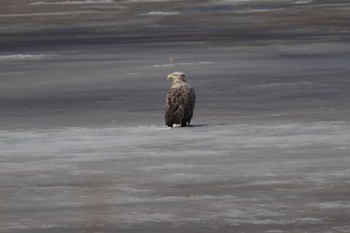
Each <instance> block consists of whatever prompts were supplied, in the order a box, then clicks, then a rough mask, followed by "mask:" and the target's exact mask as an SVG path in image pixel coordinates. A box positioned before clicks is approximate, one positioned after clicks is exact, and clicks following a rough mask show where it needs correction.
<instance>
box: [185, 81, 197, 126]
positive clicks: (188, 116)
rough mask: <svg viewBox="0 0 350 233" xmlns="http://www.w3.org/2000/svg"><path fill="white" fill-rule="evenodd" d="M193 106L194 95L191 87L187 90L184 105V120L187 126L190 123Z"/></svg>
mask: <svg viewBox="0 0 350 233" xmlns="http://www.w3.org/2000/svg"><path fill="white" fill-rule="evenodd" d="M195 104H196V94H195V92H194V89H193V88H192V87H191V88H190V89H189V94H188V102H187V104H186V110H185V119H184V120H185V122H186V123H188V124H189V123H191V119H192V115H193V109H194V106H195Z"/></svg>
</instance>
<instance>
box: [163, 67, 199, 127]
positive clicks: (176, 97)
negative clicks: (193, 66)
mask: <svg viewBox="0 0 350 233" xmlns="http://www.w3.org/2000/svg"><path fill="white" fill-rule="evenodd" d="M167 79H168V80H169V79H170V80H172V81H173V83H172V85H171V87H170V90H169V92H168V95H167V98H166V103H165V125H167V126H168V127H172V128H178V127H183V126H188V125H189V124H190V123H191V119H192V115H193V109H194V105H195V102H196V94H195V93H194V89H193V88H192V87H191V86H190V85H188V83H187V82H186V74H184V73H182V72H174V73H172V74H169V75H168V77H167Z"/></svg>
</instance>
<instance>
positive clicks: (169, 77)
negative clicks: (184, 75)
mask: <svg viewBox="0 0 350 233" xmlns="http://www.w3.org/2000/svg"><path fill="white" fill-rule="evenodd" d="M172 78H174V76H173V74H169V75H168V77H167V78H166V79H168V80H169V79H172Z"/></svg>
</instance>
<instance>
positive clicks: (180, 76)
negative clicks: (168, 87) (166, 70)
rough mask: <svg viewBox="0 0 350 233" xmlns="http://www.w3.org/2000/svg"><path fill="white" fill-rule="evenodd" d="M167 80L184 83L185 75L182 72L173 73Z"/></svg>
mask: <svg viewBox="0 0 350 233" xmlns="http://www.w3.org/2000/svg"><path fill="white" fill-rule="evenodd" d="M167 79H172V80H173V82H186V74H185V73H182V72H174V73H171V74H169V75H168V77H167Z"/></svg>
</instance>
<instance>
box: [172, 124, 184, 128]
mask: <svg viewBox="0 0 350 233" xmlns="http://www.w3.org/2000/svg"><path fill="white" fill-rule="evenodd" d="M181 126H182V125H181V124H173V128H180V127H181Z"/></svg>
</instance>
